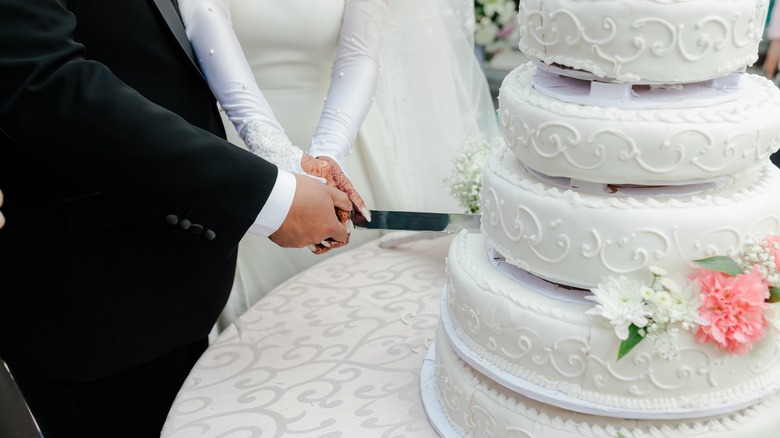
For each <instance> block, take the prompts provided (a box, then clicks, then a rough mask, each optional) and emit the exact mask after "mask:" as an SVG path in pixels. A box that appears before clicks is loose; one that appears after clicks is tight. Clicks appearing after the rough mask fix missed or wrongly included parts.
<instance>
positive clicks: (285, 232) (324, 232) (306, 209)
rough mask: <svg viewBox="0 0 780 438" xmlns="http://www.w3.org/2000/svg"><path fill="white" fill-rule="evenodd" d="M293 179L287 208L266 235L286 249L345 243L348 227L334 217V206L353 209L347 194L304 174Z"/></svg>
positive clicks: (346, 209)
mask: <svg viewBox="0 0 780 438" xmlns="http://www.w3.org/2000/svg"><path fill="white" fill-rule="evenodd" d="M295 179H296V181H297V182H296V188H295V197H294V198H293V202H292V205H291V206H290V211H289V213H287V217H286V218H285V219H284V222H282V226H280V227H279V229H278V230H276V232H274V233H273V234H271V235H270V236H269V238H270V239H271V240H272V241H273V242H274V243H276V244H277V245H279V246H281V247H285V248H303V247H304V246H313V245H317V244H319V243H321V242H323V241H326V240H330V241H334V242H347V241H348V240H349V233H348V230H347V226H346V225H345V224H342V223H341V222H340V221H339V218H338V217H337V216H336V209H340V210H344V211H352V202H350V200H349V198H348V197H347V195H345V194H344V193H343V192H341V191H339V190H337V189H335V188H333V187H330V186H327V185H325V184H323V183H322V182H320V181H317V180H315V179H314V178H311V177H309V176H306V175H295ZM339 246H341V245H339Z"/></svg>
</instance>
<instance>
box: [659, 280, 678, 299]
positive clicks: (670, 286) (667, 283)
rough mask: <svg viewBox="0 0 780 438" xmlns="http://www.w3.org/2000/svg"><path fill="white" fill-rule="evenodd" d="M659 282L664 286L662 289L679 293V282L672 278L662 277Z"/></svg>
mask: <svg viewBox="0 0 780 438" xmlns="http://www.w3.org/2000/svg"><path fill="white" fill-rule="evenodd" d="M660 284H661V286H662V287H663V288H664V290H666V291H668V292H669V293H671V294H675V295H676V294H679V293H680V284H679V283H677V282H676V281H674V280H672V279H671V278H668V277H662V278H661V281H660Z"/></svg>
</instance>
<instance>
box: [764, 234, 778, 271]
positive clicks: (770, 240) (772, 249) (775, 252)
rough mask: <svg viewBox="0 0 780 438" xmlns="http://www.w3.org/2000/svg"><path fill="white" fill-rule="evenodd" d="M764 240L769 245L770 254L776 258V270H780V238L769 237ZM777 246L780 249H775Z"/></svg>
mask: <svg viewBox="0 0 780 438" xmlns="http://www.w3.org/2000/svg"><path fill="white" fill-rule="evenodd" d="M764 240H765V241H766V243H767V244H768V245H769V253H770V254H772V256H773V257H774V258H775V268H777V269H778V270H780V249H778V248H780V236H769V237H766V238H765V239H764ZM775 244H777V246H778V248H775Z"/></svg>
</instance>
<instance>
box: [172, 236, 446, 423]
mask: <svg viewBox="0 0 780 438" xmlns="http://www.w3.org/2000/svg"><path fill="white" fill-rule="evenodd" d="M385 237H387V236H385ZM451 240H452V237H451V236H444V237H438V238H435V239H424V240H418V241H413V242H411V243H405V244H402V245H399V246H396V247H392V248H383V247H381V246H380V241H379V240H375V241H372V242H369V243H367V244H365V245H363V246H360V247H358V248H356V249H351V250H347V251H345V252H344V253H342V254H339V255H336V256H334V257H331V258H330V259H328V260H326V261H324V262H322V263H320V264H318V265H315V266H314V267H312V268H310V269H308V270H306V271H304V272H302V273H301V274H299V275H297V276H296V277H294V278H292V279H290V280H289V281H287V282H286V283H284V284H282V285H280V286H279V287H278V288H276V289H275V290H273V291H272V292H270V293H269V294H268V295H267V296H265V297H264V298H263V299H261V300H260V301H259V302H258V303H256V304H255V305H254V306H253V307H252V308H251V309H250V310H249V311H247V312H246V313H245V314H243V315H242V316H241V317H240V318H238V319H237V320H236V322H235V323H233V324H232V325H231V326H229V327H228V328H227V329H226V330H225V331H223V332H222V333H221V334H220V335H219V337H218V338H217V339H216V340H215V341H214V342H213V343H212V344H211V345H210V346H209V347H208V349H207V350H206V352H205V353H204V354H203V356H202V357H201V358H200V359H199V360H198V362H197V364H196V365H195V367H194V368H193V369H192V372H191V373H190V375H189V377H188V378H187V380H186V382H185V383H184V385H183V386H182V388H181V390H180V391H179V394H178V395H177V397H176V400H175V402H174V404H173V406H172V407H171V410H170V412H169V414H168V419H167V421H166V423H165V426H164V429H163V431H162V437H163V438H183V437H186V438H192V437H225V438H227V437H231V438H232V437H235V438H238V437H242V438H246V437H260V436H262V437H280V436H284V437H327V438H336V437H359V438H370V437H421V438H425V437H437V436H438V435H437V434H436V432H435V430H434V429H433V427H432V426H431V425H430V424H429V422H428V418H427V416H426V413H425V410H424V409H423V405H422V402H421V400H420V389H419V388H420V369H421V367H422V364H423V360H424V359H425V355H426V353H427V351H428V347H429V346H430V345H431V343H432V341H433V339H434V334H435V330H436V327H437V324H438V322H439V298H440V295H441V290H442V287H443V286H444V283H445V272H444V260H445V257H446V255H447V249H448V248H449V245H450V242H451ZM386 241H387V240H385V241H384V242H386Z"/></svg>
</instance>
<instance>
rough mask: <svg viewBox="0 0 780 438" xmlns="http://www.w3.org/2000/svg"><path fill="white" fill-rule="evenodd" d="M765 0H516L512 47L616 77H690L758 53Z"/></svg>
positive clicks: (748, 60)
mask: <svg viewBox="0 0 780 438" xmlns="http://www.w3.org/2000/svg"><path fill="white" fill-rule="evenodd" d="M768 8H769V0H521V1H520V7H519V15H518V23H519V26H520V46H519V47H520V50H521V51H522V52H523V53H525V54H526V55H527V56H530V57H532V58H537V59H539V60H541V61H542V62H544V63H545V64H548V65H552V66H556V67H559V68H561V69H563V70H566V69H574V70H579V71H585V72H589V73H592V74H593V75H594V76H595V77H598V78H602V79H608V80H614V81H618V82H645V83H648V82H649V83H652V82H659V83H667V84H668V83H691V82H699V81H704V80H708V79H712V78H716V77H721V76H724V75H727V74H729V73H732V72H735V71H741V70H743V69H744V68H745V67H747V66H749V65H752V64H753V63H754V62H755V61H756V60H757V59H758V44H759V42H760V41H761V37H762V34H763V29H764V24H765V21H766V14H767V11H768Z"/></svg>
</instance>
